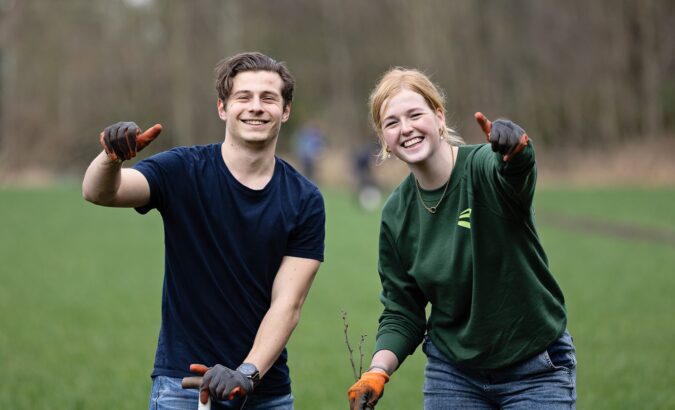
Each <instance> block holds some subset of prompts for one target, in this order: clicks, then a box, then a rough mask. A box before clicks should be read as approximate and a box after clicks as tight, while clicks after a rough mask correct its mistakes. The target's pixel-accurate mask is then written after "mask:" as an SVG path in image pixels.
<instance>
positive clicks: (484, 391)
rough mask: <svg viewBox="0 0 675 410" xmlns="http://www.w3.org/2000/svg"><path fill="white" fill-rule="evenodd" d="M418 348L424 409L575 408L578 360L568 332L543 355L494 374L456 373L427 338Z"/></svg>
mask: <svg viewBox="0 0 675 410" xmlns="http://www.w3.org/2000/svg"><path fill="white" fill-rule="evenodd" d="M423 349H424V353H426V355H427V365H426V368H425V370H424V408H425V410H447V409H574V408H575V407H576V399H577V393H576V364H577V360H576V356H575V349H574V344H573V343H572V337H571V336H570V334H569V333H568V332H567V331H565V333H564V334H563V335H562V336H561V337H560V339H558V340H556V341H555V342H553V343H552V344H551V345H550V346H549V347H548V348H547V349H546V350H544V351H543V352H541V353H539V354H537V355H535V356H534V357H531V358H529V359H526V360H524V361H522V362H520V363H516V364H515V365H513V366H510V367H507V368H504V369H499V370H488V371H483V370H467V369H462V370H460V369H459V368H457V367H455V366H453V365H451V364H450V363H448V361H447V360H446V359H445V357H444V356H443V354H442V353H441V352H439V351H438V349H437V348H436V346H434V344H433V343H432V342H431V340H429V339H428V338H427V340H426V341H425V342H424V347H423Z"/></svg>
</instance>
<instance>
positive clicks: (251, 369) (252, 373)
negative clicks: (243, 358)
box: [237, 363, 260, 389]
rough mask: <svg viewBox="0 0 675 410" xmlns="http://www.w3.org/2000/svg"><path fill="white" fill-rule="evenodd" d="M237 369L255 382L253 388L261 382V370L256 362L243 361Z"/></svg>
mask: <svg viewBox="0 0 675 410" xmlns="http://www.w3.org/2000/svg"><path fill="white" fill-rule="evenodd" d="M237 371H238V372H239V373H241V374H243V375H244V376H246V378H247V379H249V380H250V381H251V382H252V383H253V388H254V389H255V388H256V386H258V383H260V372H259V371H258V368H257V367H255V365H254V364H251V363H242V364H240V365H239V367H237Z"/></svg>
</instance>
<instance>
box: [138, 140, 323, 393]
mask: <svg viewBox="0 0 675 410" xmlns="http://www.w3.org/2000/svg"><path fill="white" fill-rule="evenodd" d="M221 145H222V144H211V145H205V146H193V147H180V148H174V149H172V150H169V151H166V152H163V153H160V154H157V155H154V156H152V157H150V158H147V159H145V160H143V161H141V162H139V163H138V164H136V165H135V166H134V168H135V169H137V170H138V171H140V172H141V173H142V174H143V175H144V176H145V178H146V179H147V180H148V183H149V184H150V203H149V204H147V205H146V206H143V207H139V208H137V211H138V212H140V213H142V214H145V213H147V212H148V211H150V210H151V209H153V208H156V209H157V210H158V211H159V212H160V213H161V215H162V219H163V222H164V242H165V274H164V285H163V292H162V293H163V294H162V324H161V329H160V333H159V341H158V345H157V353H156V356H155V367H154V370H153V372H152V375H153V376H156V375H163V376H170V377H185V376H189V375H191V374H190V372H189V365H190V364H191V363H203V364H205V365H207V366H213V365H215V364H218V363H220V364H222V365H224V366H227V367H229V368H236V367H237V366H239V364H241V362H242V361H243V360H244V358H245V357H246V355H247V354H248V352H249V351H250V349H251V347H252V346H253V340H254V338H255V335H256V332H257V331H258V327H259V325H260V322H261V321H262V318H263V316H264V315H265V313H266V312H267V310H268V309H269V307H270V301H271V292H272V284H273V282H274V278H275V276H276V273H277V271H278V269H279V266H280V265H281V260H282V258H283V257H284V256H294V257H301V258H309V259H316V260H319V261H323V253H324V235H325V230H324V222H325V211H324V204H323V198H322V196H321V193H320V192H319V190H318V188H317V187H316V186H315V185H314V184H312V183H311V182H310V181H309V180H307V179H306V178H305V177H303V176H302V175H301V174H300V173H298V172H297V171H296V170H295V169H293V167H291V166H290V165H289V164H287V163H286V162H284V161H283V160H281V159H279V158H275V167H274V174H273V176H272V179H271V180H270V182H269V183H268V184H267V185H266V186H265V188H263V189H261V190H253V189H250V188H248V187H246V186H244V185H242V184H241V183H239V181H237V180H236V179H235V178H234V176H233V175H232V174H231V173H230V171H229V170H228V169H227V166H226V165H225V163H224V161H223V157H222V154H221ZM286 358H287V353H286V350H285V349H284V351H283V353H282V354H281V356H280V357H279V359H278V360H277V361H276V363H275V364H274V366H273V367H272V368H271V369H270V370H269V371H268V373H267V374H266V375H265V377H263V379H262V380H261V383H260V385H259V386H258V387H257V388H256V391H255V394H260V395H278V394H287V393H289V392H290V377H289V372H288V367H287V365H286ZM192 375H193V374H192Z"/></svg>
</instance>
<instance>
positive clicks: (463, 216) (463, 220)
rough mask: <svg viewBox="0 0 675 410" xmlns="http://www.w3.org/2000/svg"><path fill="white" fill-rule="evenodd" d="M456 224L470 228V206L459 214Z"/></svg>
mask: <svg viewBox="0 0 675 410" xmlns="http://www.w3.org/2000/svg"><path fill="white" fill-rule="evenodd" d="M457 225H459V226H461V227H462V228H466V229H471V208H466V209H465V210H463V211H462V212H461V213H460V214H459V221H457Z"/></svg>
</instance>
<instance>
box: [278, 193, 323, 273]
mask: <svg viewBox="0 0 675 410" xmlns="http://www.w3.org/2000/svg"><path fill="white" fill-rule="evenodd" d="M299 219H300V221H299V223H298V225H297V227H296V228H295V229H294V230H293V231H292V232H291V235H290V237H289V240H288V246H287V249H286V255H288V256H295V257H299V258H307V259H316V260H318V261H321V262H323V257H324V240H325V236H326V228H325V226H326V211H325V207H324V203H323V197H322V196H321V193H320V192H319V190H318V189H315V190H314V191H313V192H312V193H311V194H310V195H309V198H308V199H307V201H306V203H305V205H304V206H303V209H302V211H301V212H300V218H299Z"/></svg>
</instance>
